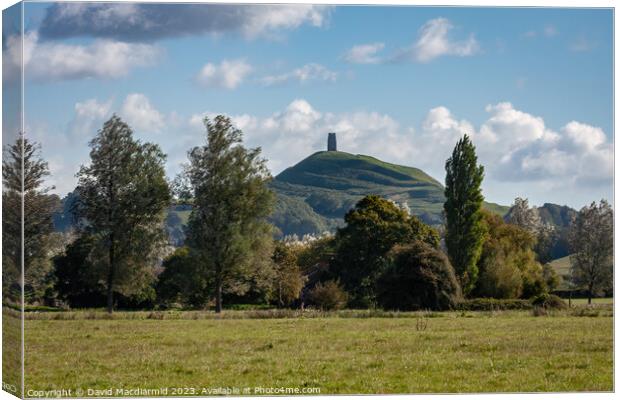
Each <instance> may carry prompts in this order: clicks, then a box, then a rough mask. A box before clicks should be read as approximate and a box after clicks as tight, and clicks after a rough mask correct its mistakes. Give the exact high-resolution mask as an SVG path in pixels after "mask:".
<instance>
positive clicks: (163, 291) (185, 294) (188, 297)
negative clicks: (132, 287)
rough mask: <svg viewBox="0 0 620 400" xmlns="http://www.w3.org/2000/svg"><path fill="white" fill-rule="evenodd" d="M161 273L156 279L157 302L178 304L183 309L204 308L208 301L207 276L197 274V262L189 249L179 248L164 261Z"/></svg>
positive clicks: (208, 283)
mask: <svg viewBox="0 0 620 400" xmlns="http://www.w3.org/2000/svg"><path fill="white" fill-rule="evenodd" d="M162 266H163V271H162V272H161V273H160V274H159V276H158V277H157V286H156V291H157V301H158V302H159V303H160V304H162V303H163V304H167V305H170V304H174V303H179V304H181V305H183V306H184V307H192V308H194V307H195V308H204V307H205V306H206V305H207V303H208V302H209V300H210V297H209V294H210V292H209V291H208V288H209V287H210V286H211V284H212V282H211V281H209V279H208V276H204V275H201V274H199V273H198V262H197V260H196V259H195V258H194V257H193V256H192V253H190V251H189V248H187V247H180V248H178V249H176V250H175V251H174V252H173V253H172V254H170V255H169V256H168V257H166V258H165V259H164V262H163V264H162Z"/></svg>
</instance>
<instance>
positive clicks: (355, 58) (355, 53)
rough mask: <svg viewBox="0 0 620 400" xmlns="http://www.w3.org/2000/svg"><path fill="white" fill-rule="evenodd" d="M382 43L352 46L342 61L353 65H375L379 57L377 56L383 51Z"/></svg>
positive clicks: (379, 60) (379, 59)
mask: <svg viewBox="0 0 620 400" xmlns="http://www.w3.org/2000/svg"><path fill="white" fill-rule="evenodd" d="M384 47H385V44H384V43H379V42H377V43H368V44H360V45H357V46H353V47H352V48H351V49H349V50H348V51H347V52H346V53H345V54H344V56H343V58H344V60H345V61H347V62H350V63H353V64H377V63H379V62H381V57H379V56H378V55H377V53H378V52H380V51H381V50H383V48H384Z"/></svg>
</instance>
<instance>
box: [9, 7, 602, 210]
mask: <svg viewBox="0 0 620 400" xmlns="http://www.w3.org/2000/svg"><path fill="white" fill-rule="evenodd" d="M24 10H25V16H24V21H25V26H24V32H25V33H24V38H23V41H24V43H23V45H24V63H25V66H24V74H25V75H24V85H25V92H24V107H25V131H26V135H27V136H28V137H29V138H31V139H32V140H35V141H37V142H39V143H40V144H41V149H42V150H41V151H42V155H43V157H44V158H45V159H46V160H47V161H48V162H49V166H50V170H51V174H52V175H51V176H50V178H49V179H48V184H49V185H53V186H54V187H55V189H54V191H55V192H56V193H59V194H61V195H64V194H66V193H67V192H70V191H71V190H73V189H74V187H75V184H76V178H75V173H76V172H77V171H78V169H79V167H80V165H83V164H87V163H88V160H89V156H88V154H89V147H88V142H89V141H90V140H91V139H92V138H93V137H94V135H95V134H96V133H97V130H98V129H99V128H100V127H101V126H102V124H103V122H104V121H105V120H106V119H107V118H109V117H110V116H111V115H112V114H113V113H116V114H117V115H119V116H121V118H123V120H125V121H126V122H127V123H128V124H129V125H130V126H131V127H132V129H133V130H134V133H135V136H136V137H137V138H139V139H140V140H142V141H149V142H155V143H158V144H159V145H160V146H161V147H162V149H163V150H164V152H165V153H166V154H167V155H168V160H167V167H166V168H167V174H168V176H169V177H170V178H173V177H174V176H175V175H176V174H177V173H179V171H180V170H181V165H182V163H184V162H186V160H187V151H188V150H189V149H190V148H192V147H193V146H197V145H201V144H204V141H205V129H204V126H203V123H202V120H203V118H204V117H205V116H209V117H213V116H215V115H217V114H226V115H228V116H230V117H231V118H232V120H233V121H234V123H235V125H236V126H237V127H238V128H240V129H242V130H243V132H244V141H245V144H246V145H247V146H251V147H256V146H260V147H261V148H262V151H263V155H264V156H265V158H267V159H268V165H269V167H270V169H271V172H272V174H273V175H276V174H278V173H279V172H281V171H282V170H284V169H285V168H287V167H289V166H292V165H294V164H296V163H297V162H299V161H301V160H302V159H304V158H305V157H307V156H309V155H310V154H312V153H314V152H316V151H319V150H325V149H326V144H327V133H328V132H336V133H337V136H338V147H339V150H341V151H346V152H350V153H355V154H366V155H371V156H375V157H377V158H380V159H382V160H384V161H388V162H392V163H397V164H403V165H408V166H414V167H417V168H421V169H423V170H424V171H426V172H427V173H429V174H430V175H431V176H433V177H435V178H436V179H438V180H439V181H442V182H443V180H444V177H445V172H444V164H445V161H446V159H447V158H448V157H449V156H450V153H451V152H452V149H453V147H454V145H455V144H456V142H457V141H458V139H459V138H460V137H462V135H464V134H467V135H469V136H470V137H471V138H472V140H473V142H474V144H475V145H476V150H477V154H478V157H479V161H480V163H481V164H483V165H484V167H485V180H484V183H483V191H484V195H485V197H486V199H487V200H488V201H491V202H496V203H500V204H505V205H509V204H511V203H512V202H513V200H514V198H515V197H526V198H529V200H530V203H531V204H536V205H542V204H543V203H546V202H551V203H558V204H562V205H564V204H566V205H569V206H572V207H576V208H580V207H582V206H584V205H586V204H588V203H590V202H592V201H596V200H600V199H601V198H606V199H608V200H610V201H613V136H614V132H613V36H612V35H613V13H612V10H611V9H568V8H467V7H403V6H338V7H332V6H312V5H223V4H219V5H207V4H172V5H165V4H164V5H162V4H148V3H143V4H140V3H55V4H54V3H26V4H25V8H24ZM4 21H5V22H4V27H3V47H2V48H3V67H4V75H3V81H4V88H5V89H4V90H5V91H8V90H10V88H11V85H12V84H13V85H14V83H15V82H18V81H19V79H18V78H19V73H20V61H19V59H20V57H19V54H20V49H21V45H22V43H21V41H20V38H19V35H17V34H16V33H15V31H14V30H13V31H12V30H11V29H10V28H11V24H7V15H5V19H4ZM5 103H6V101H5ZM6 107H8V106H6ZM5 114H6V111H5ZM16 129H17V128H15V125H14V121H12V120H11V119H10V118H5V121H4V126H3V130H4V131H7V132H8V131H13V130H16Z"/></svg>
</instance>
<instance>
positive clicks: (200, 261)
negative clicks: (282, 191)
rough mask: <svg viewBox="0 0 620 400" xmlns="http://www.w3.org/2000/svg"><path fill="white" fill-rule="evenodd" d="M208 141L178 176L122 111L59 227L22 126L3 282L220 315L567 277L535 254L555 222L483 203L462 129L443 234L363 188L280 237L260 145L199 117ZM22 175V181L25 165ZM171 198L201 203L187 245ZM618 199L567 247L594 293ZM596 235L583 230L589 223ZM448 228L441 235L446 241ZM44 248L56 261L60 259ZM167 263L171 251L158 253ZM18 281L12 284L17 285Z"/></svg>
mask: <svg viewBox="0 0 620 400" xmlns="http://www.w3.org/2000/svg"><path fill="white" fill-rule="evenodd" d="M205 127H206V143H205V144H204V145H203V146H198V147H195V148H193V149H191V150H190V151H189V152H188V162H187V164H186V165H185V166H184V171H183V173H182V174H180V175H179V176H178V177H177V178H176V179H175V180H174V182H173V183H172V184H170V183H169V182H168V181H167V180H166V177H165V172H164V166H165V160H166V156H165V154H163V152H162V151H161V149H160V148H159V146H157V145H156V144H152V143H142V142H140V141H139V140H136V139H134V137H133V134H132V131H131V128H130V127H129V126H128V125H127V124H125V123H124V122H123V121H122V120H121V119H120V118H118V117H117V116H113V117H112V118H111V119H110V120H108V121H107V122H106V123H105V124H104V125H103V127H102V129H101V130H100V131H99V132H98V134H97V135H96V136H95V138H94V139H93V140H92V141H91V142H90V144H89V145H90V148H91V152H90V158H91V162H90V164H89V165H88V166H83V167H82V168H81V169H80V171H79V172H78V174H77V177H78V187H77V188H76V190H75V191H74V193H75V197H76V199H75V201H74V206H73V213H74V215H75V218H76V222H77V230H76V231H75V232H73V233H72V234H70V235H64V236H62V235H60V237H59V234H56V233H53V232H52V218H51V215H52V212H53V210H54V208H55V207H58V204H57V201H56V202H55V201H54V199H55V198H56V197H55V196H50V195H49V194H48V192H49V190H50V188H44V187H43V180H44V179H45V177H46V176H48V175H49V168H48V165H47V163H45V162H44V161H43V160H41V158H40V156H39V154H38V151H37V150H38V149H37V146H36V145H35V144H32V143H30V142H29V141H28V140H26V139H25V138H23V137H20V138H19V139H18V141H17V142H16V143H15V144H12V145H11V146H9V147H8V148H7V155H6V156H5V160H4V162H3V181H4V188H5V190H4V191H3V212H4V218H3V230H4V235H3V263H4V266H5V268H4V269H3V271H4V272H3V274H4V275H5V276H4V277H5V280H4V282H5V293H9V294H10V293H13V294H14V295H15V293H19V291H20V290H19V289H20V288H21V286H22V283H21V277H20V273H19V271H20V266H21V265H22V252H21V243H22V242H21V234H22V232H21V229H22V225H21V218H22V215H21V204H22V199H23V204H24V209H25V211H26V212H25V214H24V216H23V217H24V222H25V223H24V242H23V244H24V253H23V255H24V257H23V266H24V282H23V287H24V289H27V290H29V291H30V292H32V293H33V296H32V300H33V301H37V300H41V299H43V298H47V299H50V298H56V299H58V300H60V301H63V302H66V303H68V304H69V305H71V306H99V305H101V304H102V303H103V304H106V306H107V308H108V310H109V311H110V312H112V310H113V309H114V308H115V307H116V306H125V307H127V306H133V307H153V306H155V305H157V304H160V305H167V306H170V305H173V304H179V305H181V306H185V307H205V306H207V305H209V304H213V305H214V307H215V310H216V312H220V311H221V310H222V307H223V304H224V302H225V301H227V300H228V301H233V302H248V301H250V302H259V303H264V302H271V303H273V304H275V305H278V306H293V305H298V306H304V305H305V304H314V305H316V306H319V307H325V308H331V307H341V306H345V305H348V306H350V307H374V306H382V307H385V308H391V309H419V308H436V309H444V308H449V307H452V306H454V305H455V304H456V303H457V302H458V301H459V300H460V298H461V297H462V296H463V295H464V296H482V297H496V298H515V297H525V298H527V297H531V296H534V295H537V294H540V293H542V292H545V291H548V290H550V289H553V287H554V286H555V285H557V276H554V274H553V271H552V270H551V269H550V268H548V267H547V268H545V267H543V266H542V265H541V263H540V262H539V261H540V260H541V259H542V256H541V254H542V253H543V252H542V251H541V250H540V249H542V248H544V246H543V245H542V244H544V243H545V238H546V237H548V235H549V227H547V226H543V225H542V224H541V223H540V218H538V219H537V215H536V214H535V209H531V208H529V206H528V204H527V201H526V200H521V199H517V200H516V201H515V205H514V206H513V207H512V208H511V210H510V212H509V214H508V215H507V216H506V221H504V220H503V219H502V218H501V217H499V216H496V215H493V214H490V213H488V212H485V211H484V210H483V209H482V202H483V196H482V191H481V183H482V180H483V178H484V169H483V167H482V166H480V165H478V161H477V157H476V154H475V148H474V146H473V144H472V143H471V141H470V140H469V138H468V137H467V136H464V137H463V138H462V139H461V140H460V141H459V142H458V143H457V145H456V147H455V149H454V151H453V153H452V156H451V157H450V158H449V159H448V161H447V162H446V189H445V194H446V203H445V205H444V211H445V227H444V232H443V235H440V233H439V231H437V230H436V229H435V228H432V227H430V226H428V225H425V224H424V223H422V222H421V221H420V220H419V219H418V218H416V217H415V216H412V215H409V213H408V211H407V210H406V209H403V208H401V207H398V206H397V205H396V204H394V203H393V202H391V201H389V200H386V199H383V198H380V197H378V196H374V195H369V196H367V197H365V198H363V199H362V200H360V201H359V202H358V203H357V204H356V206H355V207H354V208H353V209H352V210H350V211H349V212H348V213H347V214H346V216H345V226H344V227H343V228H341V229H339V230H338V231H337V233H336V234H335V235H324V236H322V237H320V238H316V237H309V238H306V239H305V240H301V241H300V240H291V239H290V238H285V240H282V241H274V239H273V237H274V227H273V226H272V225H271V224H269V223H268V222H267V221H268V220H267V218H268V216H269V215H270V214H271V212H272V209H273V205H274V196H273V193H272V192H271V191H270V190H269V189H268V186H267V182H268V181H269V179H270V178H271V177H270V175H269V171H268V169H267V167H266V161H265V160H264V159H263V158H262V157H261V152H260V149H259V148H257V149H247V148H245V147H244V146H243V144H242V132H241V131H240V130H238V129H236V128H235V127H234V126H233V125H232V123H231V121H230V119H228V118H226V117H224V116H218V117H216V118H215V119H214V120H213V121H211V120H208V119H205ZM22 175H23V177H24V178H25V179H24V181H23V183H22V180H21V177H22ZM171 202H176V203H178V202H186V203H188V204H191V214H190V216H189V221H188V224H187V228H186V232H185V235H186V240H185V245H184V246H183V247H181V248H177V249H175V248H174V247H172V246H171V245H170V243H169V241H168V240H167V235H166V232H165V229H164V220H165V217H166V210H167V208H168V207H169V206H170V204H171ZM611 215H612V211H611V207H609V205H608V204H607V203H605V202H601V204H600V205H596V204H593V205H592V206H591V207H589V208H584V209H583V210H582V211H581V212H580V213H579V215H578V217H577V219H576V221H575V223H574V229H573V231H574V234H573V236H571V245H572V247H573V249H574V251H575V257H573V260H574V265H573V270H574V273H573V276H574V278H575V279H574V282H575V284H576V285H581V286H580V287H584V286H585V287H587V289H588V290H589V292H590V293H595V292H596V291H597V290H600V288H601V287H603V286H605V285H607V284H608V282H609V276H610V274H611V271H612V263H613V260H612V258H611V253H612V249H613V244H612V229H613V224H612V222H611ZM586 233H587V234H586ZM442 237H443V239H442ZM50 260H52V261H51V262H50ZM162 260H163V262H162ZM11 282H12V285H11Z"/></svg>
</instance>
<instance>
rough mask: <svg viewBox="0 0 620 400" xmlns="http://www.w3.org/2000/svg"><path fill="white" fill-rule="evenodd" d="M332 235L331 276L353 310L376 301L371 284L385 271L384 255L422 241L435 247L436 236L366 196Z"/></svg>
mask: <svg viewBox="0 0 620 400" xmlns="http://www.w3.org/2000/svg"><path fill="white" fill-rule="evenodd" d="M345 222H346V224H347V225H346V226H345V227H344V228H341V229H339V230H338V233H337V235H336V241H337V254H336V257H335V259H334V261H333V263H332V264H333V265H332V267H333V269H332V272H333V273H334V274H335V277H337V278H339V279H340V281H341V282H342V284H343V285H344V287H345V289H346V290H347V292H349V294H351V296H352V298H351V304H352V305H353V306H358V307H359V306H362V307H368V306H372V305H373V304H374V303H375V301H376V294H375V284H376V280H377V278H378V277H379V276H380V275H381V274H382V272H383V270H384V269H385V267H386V254H387V252H388V251H389V250H390V249H391V248H392V247H393V246H394V245H396V244H404V243H409V242H412V241H414V240H425V241H427V242H428V243H429V244H430V245H431V246H435V247H437V246H438V244H439V235H438V233H437V232H436V231H435V230H434V229H433V228H431V227H429V226H427V225H424V224H423V223H422V222H420V221H419V220H418V219H417V218H416V217H413V216H412V217H410V216H408V215H407V213H406V212H404V211H403V210H401V209H399V208H398V207H396V206H395V205H394V203H393V202H390V201H389V200H386V199H383V198H381V197H379V196H375V195H369V196H366V197H364V198H363V199H362V200H360V201H359V202H358V203H357V205H356V206H355V208H354V209H353V210H351V211H349V212H348V213H347V215H346V216H345Z"/></svg>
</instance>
